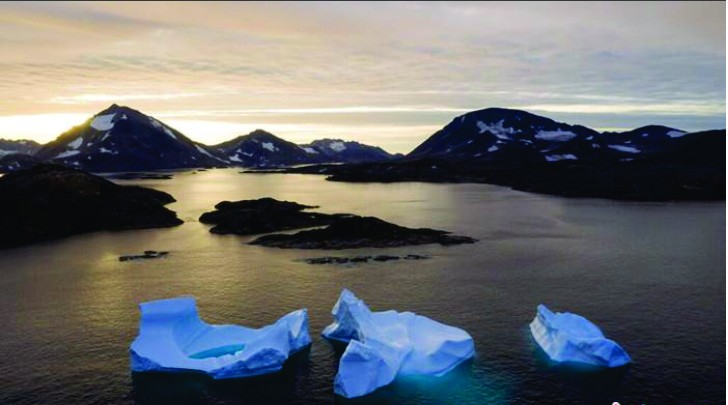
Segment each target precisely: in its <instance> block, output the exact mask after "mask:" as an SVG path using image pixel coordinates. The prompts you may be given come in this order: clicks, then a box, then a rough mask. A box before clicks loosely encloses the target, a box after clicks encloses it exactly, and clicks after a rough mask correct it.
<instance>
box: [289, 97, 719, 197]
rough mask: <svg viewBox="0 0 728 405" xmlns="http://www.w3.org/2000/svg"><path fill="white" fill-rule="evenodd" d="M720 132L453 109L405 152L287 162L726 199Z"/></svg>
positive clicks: (339, 171)
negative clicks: (386, 157) (342, 161)
mask: <svg viewBox="0 0 728 405" xmlns="http://www.w3.org/2000/svg"><path fill="white" fill-rule="evenodd" d="M725 149H726V132H725V130H714V131H704V132H696V133H689V132H686V131H682V130H679V129H675V128H669V127H664V126H658V125H651V126H646V127H641V128H637V129H634V130H631V131H625V132H603V133H601V132H598V131H595V130H593V129H590V128H587V127H584V126H581V125H571V124H566V123H561V122H557V121H554V120H552V119H549V118H546V117H541V116H538V115H535V114H532V113H529V112H526V111H519V110H509V109H503V108H488V109H485V110H479V111H473V112H470V113H467V114H464V115H462V116H459V117H456V118H455V119H454V120H453V121H452V122H450V123H449V124H448V125H446V126H445V127H444V128H442V129H441V130H439V131H437V132H436V133H434V134H433V135H432V136H430V137H429V138H428V139H427V140H425V141H424V142H423V143H422V144H420V145H419V146H417V147H416V148H415V149H414V150H413V151H412V152H410V153H409V154H408V155H406V156H405V157H404V158H402V159H396V160H390V161H386V162H378V163H376V162H375V163H371V162H370V163H360V164H346V165H317V166H309V167H301V168H294V169H290V170H287V172H293V173H311V174H323V175H326V176H328V177H327V179H328V180H332V181H348V182H398V181H424V182H476V183H489V184H498V185H503V186H509V187H511V188H514V189H518V190H523V191H531V192H537V193H544V194H554V195H560V196H566V197H600V198H610V199H619V200H640V201H668V200H725V195H726V182H725V179H726V176H725V167H726V163H725V160H726V157H725Z"/></svg>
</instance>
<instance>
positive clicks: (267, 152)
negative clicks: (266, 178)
mask: <svg viewBox="0 0 728 405" xmlns="http://www.w3.org/2000/svg"><path fill="white" fill-rule="evenodd" d="M210 149H211V150H213V151H214V153H215V154H216V155H217V156H219V157H220V158H222V159H224V160H226V161H227V162H229V163H230V164H231V165H235V166H246V167H278V166H291V165H297V164H305V163H312V162H314V160H313V159H312V158H311V156H310V153H308V152H307V151H305V150H304V149H303V148H301V147H300V146H298V145H296V144H295V143H292V142H288V141H286V140H283V139H281V138H279V137H277V136H275V135H273V134H271V133H270V132H266V131H264V130H262V129H256V130H255V131H253V132H251V133H249V134H248V135H242V136H239V137H237V138H235V139H231V140H229V141H227V142H223V143H220V144H217V145H213V146H210Z"/></svg>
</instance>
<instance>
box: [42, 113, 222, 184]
mask: <svg viewBox="0 0 728 405" xmlns="http://www.w3.org/2000/svg"><path fill="white" fill-rule="evenodd" d="M35 156H36V157H37V158H39V159H41V160H44V161H51V162H54V163H61V164H65V165H69V166H73V167H78V168H82V169H85V170H89V171H95V172H106V171H108V172H112V171H133V170H160V169H178V168H188V167H213V166H220V165H223V164H224V162H222V161H221V160H220V159H218V158H216V157H215V156H214V155H213V154H212V153H211V152H210V151H209V150H208V149H207V147H206V146H204V145H202V144H199V143H197V142H193V141H192V140H190V139H189V138H187V137H186V136H184V135H183V134H182V133H181V132H179V131H177V130H175V129H174V128H171V127H169V126H168V125H166V124H164V123H163V122H161V121H159V120H157V119H155V118H153V117H150V116H147V115H145V114H143V113H141V112H139V111H137V110H134V109H131V108H129V107H122V106H118V105H116V104H114V105H112V106H111V107H109V108H107V109H106V110H103V111H101V112H100V113H98V114H96V115H94V116H93V117H92V118H90V119H89V120H88V121H86V122H85V123H83V124H81V125H79V126H76V127H74V128H71V129H70V130H68V131H66V132H65V133H63V134H61V135H60V136H59V137H58V138H57V139H56V140H54V141H52V142H50V143H48V144H46V145H44V146H43V147H42V148H41V149H39V150H38V151H37V152H36V153H35Z"/></svg>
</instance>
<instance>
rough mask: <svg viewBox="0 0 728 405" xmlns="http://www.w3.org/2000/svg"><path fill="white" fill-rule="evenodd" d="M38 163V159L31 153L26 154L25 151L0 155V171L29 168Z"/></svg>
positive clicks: (39, 161) (6, 171)
mask: <svg viewBox="0 0 728 405" xmlns="http://www.w3.org/2000/svg"><path fill="white" fill-rule="evenodd" d="M38 163H41V160H40V159H38V158H37V157H35V156H33V155H26V154H25V153H10V154H7V155H0V173H8V172H13V171H16V170H22V169H29V168H31V167H33V166H35V165H37V164H38Z"/></svg>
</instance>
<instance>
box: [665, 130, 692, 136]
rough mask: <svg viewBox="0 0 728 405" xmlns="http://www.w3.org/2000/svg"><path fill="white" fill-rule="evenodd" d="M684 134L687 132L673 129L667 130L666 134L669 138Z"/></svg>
mask: <svg viewBox="0 0 728 405" xmlns="http://www.w3.org/2000/svg"><path fill="white" fill-rule="evenodd" d="M685 134H687V132H683V131H678V130H673V131H670V132H668V133H667V136H669V137H670V138H680V137H681V136H684V135H685Z"/></svg>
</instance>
